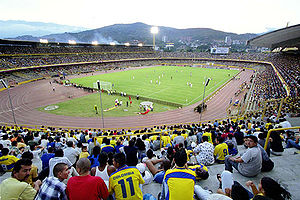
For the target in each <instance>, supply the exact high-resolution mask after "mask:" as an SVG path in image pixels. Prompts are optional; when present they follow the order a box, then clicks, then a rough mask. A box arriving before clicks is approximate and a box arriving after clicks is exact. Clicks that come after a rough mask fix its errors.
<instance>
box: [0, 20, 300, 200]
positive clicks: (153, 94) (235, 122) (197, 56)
mask: <svg viewBox="0 0 300 200" xmlns="http://www.w3.org/2000/svg"><path fill="white" fill-rule="evenodd" d="M299 33H300V25H296V26H291V27H287V28H284V29H280V30H276V31H273V32H270V33H267V34H265V35H262V36H259V37H257V38H254V39H251V40H249V41H248V44H249V45H253V46H263V47H268V48H270V49H271V51H272V52H265V53H226V54H223V53H222V54H215V53H206V52H205V53H204V52H202V53H195V52H163V51H156V50H153V46H151V45H149V46H147V45H115V44H112V45H101V44H76V43H72V44H69V43H59V44H58V43H51V42H47V43H45V42H30V41H13V40H0V79H1V84H0V106H1V108H0V113H1V115H0V126H2V132H1V134H2V135H5V134H9V135H10V136H11V137H12V138H13V134H15V133H21V132H22V131H23V130H27V131H26V133H28V132H32V133H39V132H43V133H46V134H47V135H48V136H49V137H50V136H55V135H65V136H66V137H70V135H71V136H73V135H81V134H83V135H84V134H85V133H86V135H87V137H89V136H91V137H90V138H93V139H92V140H93V141H94V142H92V143H95V144H96V142H97V141H98V142H99V143H100V145H101V143H102V142H103V141H104V138H105V140H107V138H113V139H114V137H116V136H117V135H119V136H121V135H124V136H126V134H131V135H132V134H136V135H144V134H146V135H148V136H147V137H150V140H151V141H152V142H154V141H155V140H156V139H157V138H158V141H159V145H160V148H157V149H155V151H156V153H157V152H159V153H161V152H160V149H161V148H164V147H165V148H166V149H167V147H168V146H167V145H166V141H164V139H163V137H165V136H171V135H172V133H171V132H172V131H173V130H177V132H178V131H179V132H180V131H181V134H182V135H185V139H186V138H188V134H186V133H187V132H188V133H192V135H193V134H194V135H197V133H198V132H199V130H201V131H200V132H202V130H203V131H204V130H207V131H216V133H219V134H220V135H223V133H225V132H230V131H232V130H233V129H234V130H236V129H237V127H240V129H241V128H242V127H243V126H244V127H245V126H250V127H249V128H247V129H248V130H247V132H248V131H250V132H248V133H257V135H258V134H259V133H265V136H264V137H265V140H264V141H266V145H267V144H268V140H269V137H270V135H271V138H272V131H273V133H274V132H276V133H278V134H279V135H281V136H282V137H284V139H287V138H286V137H285V135H287V133H286V132H284V131H287V130H290V129H292V130H293V131H294V132H288V133H289V134H292V135H295V136H296V135H297V134H299V125H300V123H299V113H300V112H299V90H300V70H299V66H300V59H299V58H300V57H299V48H300V44H299ZM98 80H100V81H102V82H101V84H99V85H98V84H97V81H98ZM99 83H100V82H99ZM101 85H102V87H101ZM88 98H89V99H88ZM116 100H118V101H117V102H116ZM120 102H122V103H120ZM150 103H151V104H150ZM126 104H127V105H126ZM148 104H149V105H151V106H152V105H153V107H151V106H149V105H148ZM103 113H104V114H103ZM287 118H289V119H291V121H292V126H293V127H294V128H290V127H292V126H288V127H286V126H282V124H281V122H284V121H286V119H287ZM249 124H250V125H249ZM267 124H268V126H270V127H274V129H271V128H270V129H266V128H265V127H266V126H265V125H267ZM279 124H280V125H281V126H280V125H279ZM251 125H252V127H251ZM276 125H277V126H276ZM290 125H291V124H290ZM278 126H280V127H281V128H282V129H279V130H275V129H276V128H278ZM275 127H276V128H275ZM227 128H228V130H227ZM260 128H261V129H260ZM229 130H230V131H229ZM258 130H263V131H258ZM270 130H271V131H270ZM19 131H21V132H19ZM131 131H132V132H131ZM297 131H298V132H297ZM24 132H25V131H24ZM22 134H23V133H22ZM17 135H18V134H17ZM179 135H180V134H179ZM192 135H190V136H192ZM131 137H132V136H131ZM222 137H223V136H222ZM273 137H274V136H273ZM128 138H129V137H128ZM214 138H215V137H213V139H214ZM274 138H275V137H274ZM274 138H273V140H275V139H274ZM172 139H173V138H172ZM78 140H79V139H78ZM298 140H299V139H298ZM108 144H109V143H108ZM185 145H186V147H189V148H191V143H189V144H188V143H186V144H185ZM271 145H272V144H271ZM298 146H299V145H298ZM265 147H266V146H265ZM241 148H242V145H241V146H239V150H240V152H243V151H245V149H243V150H241ZM189 150H191V151H192V148H191V149H189ZM164 152H165V151H164ZM282 152H283V150H282ZM282 152H281V154H282ZM285 152H288V153H286V154H284V156H282V157H276V156H275V157H272V160H274V162H275V163H276V165H277V166H276V168H274V169H273V171H272V172H269V173H270V174H269V175H273V176H275V177H276V178H280V179H284V177H283V176H284V174H282V173H281V172H280V170H279V168H282V167H285V165H284V164H285V163H288V162H289V163H291V164H290V166H289V167H290V168H295V169H297V166H298V165H299V161H297V159H299V155H294V156H295V158H293V159H292V160H288V157H289V156H287V154H288V155H290V154H291V151H287V150H285ZM90 153H91V152H90ZM144 153H145V152H144ZM296 156H297V157H296ZM191 157H192V154H191ZM194 162H195V160H194ZM214 166H215V165H213V166H211V167H209V170H210V173H211V175H212V174H214V175H215V174H217V171H222V169H223V168H224V165H222V166H221V165H218V166H216V167H214ZM213 167H214V168H213ZM298 168H299V167H298ZM296 171H297V170H296ZM298 172H299V170H298ZM276 174H277V175H276ZM296 174H297V175H296ZM298 174H299V173H296V172H295V171H293V170H290V171H289V174H288V176H289V177H292V176H294V178H293V179H292V180H287V179H284V180H283V182H284V183H285V184H289V186H290V187H289V189H290V190H289V191H290V192H291V193H292V195H293V196H294V197H295V198H294V199H299V198H300V197H299V194H296V188H297V186H298V184H297V177H298V178H299V175H298ZM261 177H263V175H261V174H260V175H259V176H258V177H255V180H256V182H257V181H259V178H261ZM235 178H236V179H238V180H239V181H241V182H242V181H243V182H245V181H246V180H248V179H247V178H245V177H243V176H241V175H236V176H235ZM205 181H206V182H205ZM205 181H204V183H206V184H207V185H216V183H215V180H212V178H209V179H208V180H205ZM298 183H299V182H298ZM212 188H213V189H214V190H215V189H216V187H212ZM158 190H159V191H161V185H160V184H152V185H151V184H150V185H149V186H146V187H145V188H144V191H146V192H148V193H151V194H152V195H154V196H155V197H157V194H158V192H157V191H158Z"/></svg>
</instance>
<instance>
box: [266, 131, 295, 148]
mask: <svg viewBox="0 0 300 200" xmlns="http://www.w3.org/2000/svg"><path fill="white" fill-rule="evenodd" d="M291 129H300V126H294V127H290V128H276V129H270V130H269V131H268V134H267V137H266V142H265V146H264V149H265V150H267V146H268V143H269V138H270V135H271V133H272V132H273V131H285V130H291Z"/></svg>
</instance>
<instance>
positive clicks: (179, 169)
mask: <svg viewBox="0 0 300 200" xmlns="http://www.w3.org/2000/svg"><path fill="white" fill-rule="evenodd" d="M174 161H175V164H176V167H175V168H174V169H169V170H168V171H166V174H165V177H164V180H163V186H162V193H161V196H160V199H161V200H164V199H173V198H175V197H176V199H193V196H194V186H195V180H196V174H195V172H194V171H192V170H190V169H186V168H185V165H186V163H187V154H186V152H185V150H184V149H182V150H179V151H177V152H176V153H175V157H174Z"/></svg>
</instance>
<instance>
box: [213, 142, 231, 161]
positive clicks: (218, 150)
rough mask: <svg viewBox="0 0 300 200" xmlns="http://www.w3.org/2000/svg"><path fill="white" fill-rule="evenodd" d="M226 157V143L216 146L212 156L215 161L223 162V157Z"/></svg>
mask: <svg viewBox="0 0 300 200" xmlns="http://www.w3.org/2000/svg"><path fill="white" fill-rule="evenodd" d="M227 155H229V153H228V146H227V144H226V143H221V144H218V145H217V146H216V147H215V151H214V156H215V157H216V159H218V160H221V161H224V160H225V156H227ZM217 156H218V157H217Z"/></svg>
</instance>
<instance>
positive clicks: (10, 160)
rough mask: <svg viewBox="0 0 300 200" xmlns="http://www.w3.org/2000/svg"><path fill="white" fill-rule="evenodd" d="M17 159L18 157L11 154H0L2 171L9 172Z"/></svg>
mask: <svg viewBox="0 0 300 200" xmlns="http://www.w3.org/2000/svg"><path fill="white" fill-rule="evenodd" d="M18 160H19V159H18V158H17V157H15V156H12V155H6V156H2V157H0V165H1V167H2V169H3V171H6V172H7V171H8V172H11V171H12V170H13V168H14V166H15V163H16V162H17V161H18Z"/></svg>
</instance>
